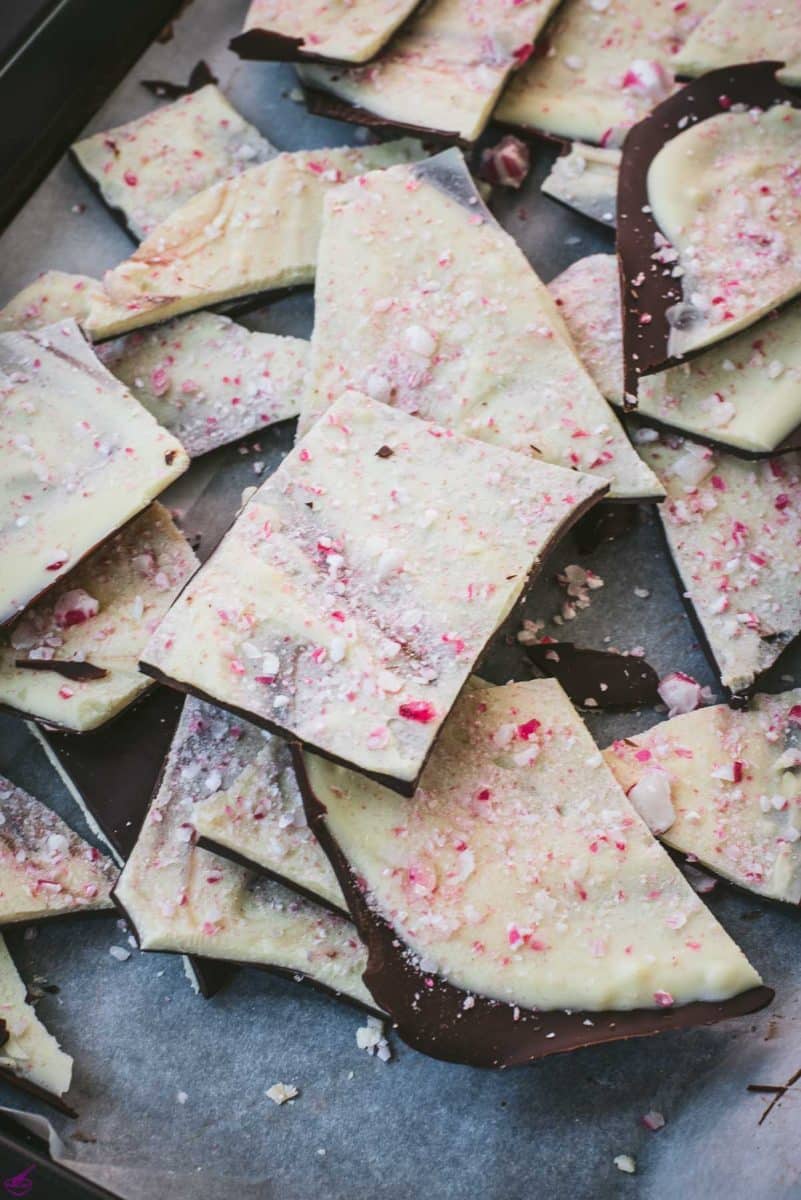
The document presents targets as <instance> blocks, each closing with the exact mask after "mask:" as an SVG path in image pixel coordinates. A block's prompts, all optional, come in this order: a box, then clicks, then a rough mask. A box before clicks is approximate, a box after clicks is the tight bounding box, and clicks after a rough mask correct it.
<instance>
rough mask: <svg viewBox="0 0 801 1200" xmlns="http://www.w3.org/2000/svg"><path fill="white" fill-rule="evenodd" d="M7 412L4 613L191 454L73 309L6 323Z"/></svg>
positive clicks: (42, 587)
mask: <svg viewBox="0 0 801 1200" xmlns="http://www.w3.org/2000/svg"><path fill="white" fill-rule="evenodd" d="M0 424H1V425H2V434H0V438H2V441H0V557H2V562H3V570H2V572H1V573H0V625H4V624H6V623H8V622H9V621H11V620H13V618H14V617H16V616H17V614H18V613H19V612H21V611H22V609H23V608H26V607H27V606H28V605H29V604H31V603H32V601H34V600H35V599H36V598H37V596H39V595H41V594H42V593H43V592H45V591H47V590H48V589H49V588H51V587H53V585H54V584H55V583H57V582H58V580H59V579H60V578H61V577H62V576H63V575H64V574H65V573H66V572H67V571H69V570H71V569H72V568H73V567H75V566H76V564H77V563H78V562H80V560H81V559H82V558H84V557H85V556H86V555H87V554H88V553H89V552H90V551H91V550H92V549H93V548H94V547H95V546H96V545H97V544H98V543H99V542H101V541H102V540H103V539H104V538H106V537H108V536H109V534H111V533H113V532H114V531H115V530H116V529H119V528H120V526H121V525H123V524H124V523H125V522H126V521H128V520H130V519H131V517H133V516H135V515H136V514H137V513H138V512H141V511H142V509H144V508H145V507H146V506H147V505H148V504H149V503H150V501H151V500H152V499H153V498H154V497H155V496H157V495H158V494H159V492H161V491H163V489H164V488H166V487H167V485H168V484H169V483H171V482H172V481H173V480H174V479H177V478H178V476H179V475H181V474H182V473H183V472H184V471H185V470H186V468H187V466H188V465H189V458H188V457H187V455H186V453H185V452H184V450H183V448H182V446H181V444H180V443H179V442H178V441H176V439H175V438H173V437H171V436H170V435H169V434H168V433H167V432H166V430H164V429H161V428H160V427H159V426H158V425H157V424H156V422H155V421H154V420H153V418H152V417H151V415H150V413H148V412H146V411H145V410H144V409H143V408H142V407H141V405H139V404H137V403H136V401H135V400H134V399H133V397H132V396H131V395H130V393H129V392H128V391H127V390H126V389H125V388H124V387H123V386H122V385H121V384H120V383H118V381H117V380H116V379H114V377H113V376H112V375H110V374H109V373H108V371H106V369H105V368H104V367H103V365H102V364H101V363H100V362H98V360H97V358H96V357H95V355H94V353H93V352H92V349H91V347H90V346H88V345H87V344H86V342H85V341H84V339H83V337H82V336H81V332H80V330H79V329H78V326H77V325H76V324H75V322H74V321H64V322H62V323H60V324H58V325H50V326H47V328H45V329H42V330H39V331H38V332H35V333H2V334H0ZM65 446H69V455H65ZM168 459H169V462H168V461H167V460H168Z"/></svg>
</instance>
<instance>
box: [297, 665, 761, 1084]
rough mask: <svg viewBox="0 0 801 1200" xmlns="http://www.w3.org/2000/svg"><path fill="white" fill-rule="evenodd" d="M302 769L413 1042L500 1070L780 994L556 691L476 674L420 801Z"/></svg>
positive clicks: (708, 1018) (305, 763)
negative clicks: (494, 682) (498, 682)
mask: <svg viewBox="0 0 801 1200" xmlns="http://www.w3.org/2000/svg"><path fill="white" fill-rule="evenodd" d="M298 762H299V771H300V776H299V778H300V779H301V784H302V786H303V788H304V795H305V799H306V804H307V810H308V815H309V819H310V822H311V823H312V827H313V828H314V829H315V831H316V832H317V834H318V837H319V838H320V841H321V844H322V845H323V848H324V849H325V850H326V853H327V854H328V855H329V857H330V858H331V861H332V863H333V865H334V867H335V869H336V871H337V875H338V876H339V880H340V883H341V885H342V888H343V891H344V892H345V895H346V897H347V899H348V902H349V904H350V905H351V910H352V912H353V915H354V919H355V920H356V922H357V925H358V927H359V931H360V933H361V935H362V937H363V939H364V940H365V942H366V943H367V946H368V952H369V964H368V968H367V972H366V974H365V981H366V983H367V985H368V987H369V988H370V990H371V992H372V993H373V995H374V997H375V998H376V1000H377V1002H378V1003H379V1004H381V1005H382V1006H383V1007H384V1008H385V1009H386V1010H387V1012H389V1014H390V1015H391V1017H392V1018H393V1020H394V1021H395V1022H396V1023H397V1025H398V1028H399V1031H400V1033H401V1035H402V1036H403V1037H404V1038H405V1039H406V1040H407V1041H409V1042H410V1044H411V1045H413V1046H415V1047H416V1048H417V1049H420V1050H423V1051H425V1052H427V1053H429V1054H434V1055H436V1056H437V1057H442V1058H447V1059H451V1060H455V1061H460V1062H469V1063H471V1064H474V1065H482V1066H505V1065H511V1064H513V1063H522V1062H531V1061H533V1060H535V1059H537V1058H542V1057H545V1056H546V1055H548V1054H550V1053H555V1052H558V1051H562V1050H566V1049H573V1048H575V1047H576V1046H579V1045H586V1044H591V1043H592V1042H600V1041H613V1040H615V1039H617V1038H624V1037H632V1036H637V1035H642V1034H645V1033H653V1032H656V1031H658V1030H659V1028H660V1027H662V1021H663V1020H665V1019H666V1021H667V1027H669V1028H679V1027H686V1026H689V1025H692V1024H695V1023H704V1022H712V1021H714V1020H719V1019H721V1018H722V1017H724V1016H726V1015H727V1014H728V1013H730V1012H731V1013H736V1012H739V1013H742V1012H745V1011H749V1010H750V1009H751V1008H753V1007H761V1006H762V1005H763V1004H764V1003H765V1002H766V1000H767V999H768V998H769V996H770V993H769V992H767V991H766V989H763V988H761V987H760V986H759V985H760V979H759V976H758V975H757V973H756V971H755V970H754V969H753V968H752V967H751V966H750V965H749V963H748V962H747V961H746V959H745V957H744V955H743V954H742V953H741V952H740V950H739V949H738V948H737V947H736V946H735V945H734V943H733V942H732V941H731V939H730V938H729V937H728V935H727V934H726V933H725V931H724V930H723V929H722V928H721V927H720V925H718V923H717V922H716V921H715V919H714V918H713V916H712V915H711V913H709V912H708V911H707V910H706V909H705V908H704V906H703V904H702V903H701V901H700V899H699V898H698V896H697V895H696V894H695V893H694V892H693V891H692V889H691V888H690V886H689V884H687V882H686V881H685V879H684V878H683V876H682V875H681V873H680V871H679V870H678V869H677V868H676V867H675V866H674V864H673V863H672V861H671V860H670V858H669V857H668V855H667V854H666V853H665V852H664V850H662V848H661V847H660V846H659V844H658V842H656V841H655V840H654V839H653V837H652V836H651V834H650V833H649V831H648V829H647V827H646V825H645V824H644V823H643V821H642V820H641V819H640V818H639V816H638V815H637V813H636V811H635V810H634V808H633V807H632V806H631V804H630V803H629V802H628V800H627V799H626V797H625V795H624V793H623V791H622V790H621V789H620V787H619V786H618V784H617V783H616V781H615V779H614V776H613V775H612V773H611V771H610V770H609V768H608V767H607V766H606V765H605V764H604V761H603V758H602V756H601V754H600V753H599V752H598V750H597V749H596V747H595V744H594V743H593V741H592V739H591V738H590V736H589V733H588V732H587V730H586V729H585V728H584V726H583V725H582V723H581V721H580V719H579V717H578V714H577V713H576V712H575V710H574V709H573V707H572V705H571V704H570V702H569V701H568V699H567V697H566V696H565V694H564V692H563V691H562V690H561V688H560V687H559V685H558V684H557V683H556V682H555V681H553V680H538V681H534V682H531V683H523V684H509V685H507V686H506V687H502V688H494V687H490V686H488V685H485V684H483V683H482V682H481V681H476V680H474V681H471V682H470V684H468V686H467V688H466V689H465V691H464V693H463V695H462V697H461V698H460V700H459V702H458V704H457V706H456V708H455V710H454V712H453V714H452V716H451V718H450V719H449V721H448V723H447V725H446V727H445V729H444V731H443V735H442V738H441V739H440V741H439V742H438V744H437V747H436V750H435V752H434V754H433V755H432V757H431V760H430V762H429V764H428V767H427V768H426V771H425V774H424V776H423V779H422V781H421V786H420V788H419V790H418V792H417V794H416V795H415V797H414V799H413V800H412V801H411V802H410V801H403V800H399V799H398V797H397V796H395V795H393V794H392V793H391V792H389V791H387V790H386V789H383V788H381V787H379V786H378V785H377V784H375V783H373V782H371V781H370V780H368V779H365V778H364V777H363V776H360V775H356V774H354V773H353V772H350V771H347V770H346V769H344V768H342V767H339V766H336V765H333V764H331V763H329V762H326V761H325V760H323V759H321V758H318V757H316V756H315V755H312V754H308V753H307V754H303V755H300V754H299V755H298ZM735 998H738V999H735ZM732 1001H734V1005H733V1008H732V1009H730V1008H729V1003H730V1002H732Z"/></svg>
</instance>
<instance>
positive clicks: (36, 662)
mask: <svg viewBox="0 0 801 1200" xmlns="http://www.w3.org/2000/svg"><path fill="white" fill-rule="evenodd" d="M14 666H15V667H17V668H18V669H19V670H21V671H52V672H53V673H54V674H56V675H61V676H62V677H63V678H64V679H69V680H70V682H71V683H91V682H92V680H94V679H105V678H106V676H107V675H108V671H106V670H104V669H103V667H95V666H93V665H92V663H88V662H58V660H57V659H44V658H18V659H16V660H15V662H14Z"/></svg>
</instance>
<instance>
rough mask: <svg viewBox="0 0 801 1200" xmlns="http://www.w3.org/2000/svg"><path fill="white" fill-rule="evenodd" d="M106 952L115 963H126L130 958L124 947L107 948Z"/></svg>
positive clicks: (128, 951) (129, 953)
mask: <svg viewBox="0 0 801 1200" xmlns="http://www.w3.org/2000/svg"><path fill="white" fill-rule="evenodd" d="M108 952H109V954H110V955H111V957H112V958H116V960H117V962H127V961H128V959H129V958H130V957H131V952H130V950H126V949H125V947H124V946H109V948H108Z"/></svg>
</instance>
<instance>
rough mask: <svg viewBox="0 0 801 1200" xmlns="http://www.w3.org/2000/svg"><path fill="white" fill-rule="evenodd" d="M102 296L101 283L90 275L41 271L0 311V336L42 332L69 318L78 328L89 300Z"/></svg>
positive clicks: (85, 315)
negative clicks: (13, 331) (49, 326)
mask: <svg viewBox="0 0 801 1200" xmlns="http://www.w3.org/2000/svg"><path fill="white" fill-rule="evenodd" d="M102 293H103V287H102V284H101V283H100V281H99V280H97V279H92V278H91V277H90V276H89V275H70V274H68V273H67V272H66V271H44V272H43V273H42V274H41V275H39V276H38V277H37V278H36V279H34V281H33V283H29V284H28V286H27V287H25V288H23V289H22V291H21V292H18V293H17V295H16V296H13V297H12V299H11V300H9V301H8V303H7V304H6V305H5V307H4V308H2V309H0V333H9V332H10V331H12V330H17V329H27V330H29V331H30V330H33V329H42V328H43V327H44V326H45V325H54V324H56V323H57V322H58V321H63V320H65V319H69V318H70V317H72V318H74V320H75V321H77V322H78V324H79V325H80V324H81V322H82V321H83V320H84V319H85V318H86V317H88V315H89V308H90V306H91V304H92V297H93V296H94V297H98V296H101V295H102Z"/></svg>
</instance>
